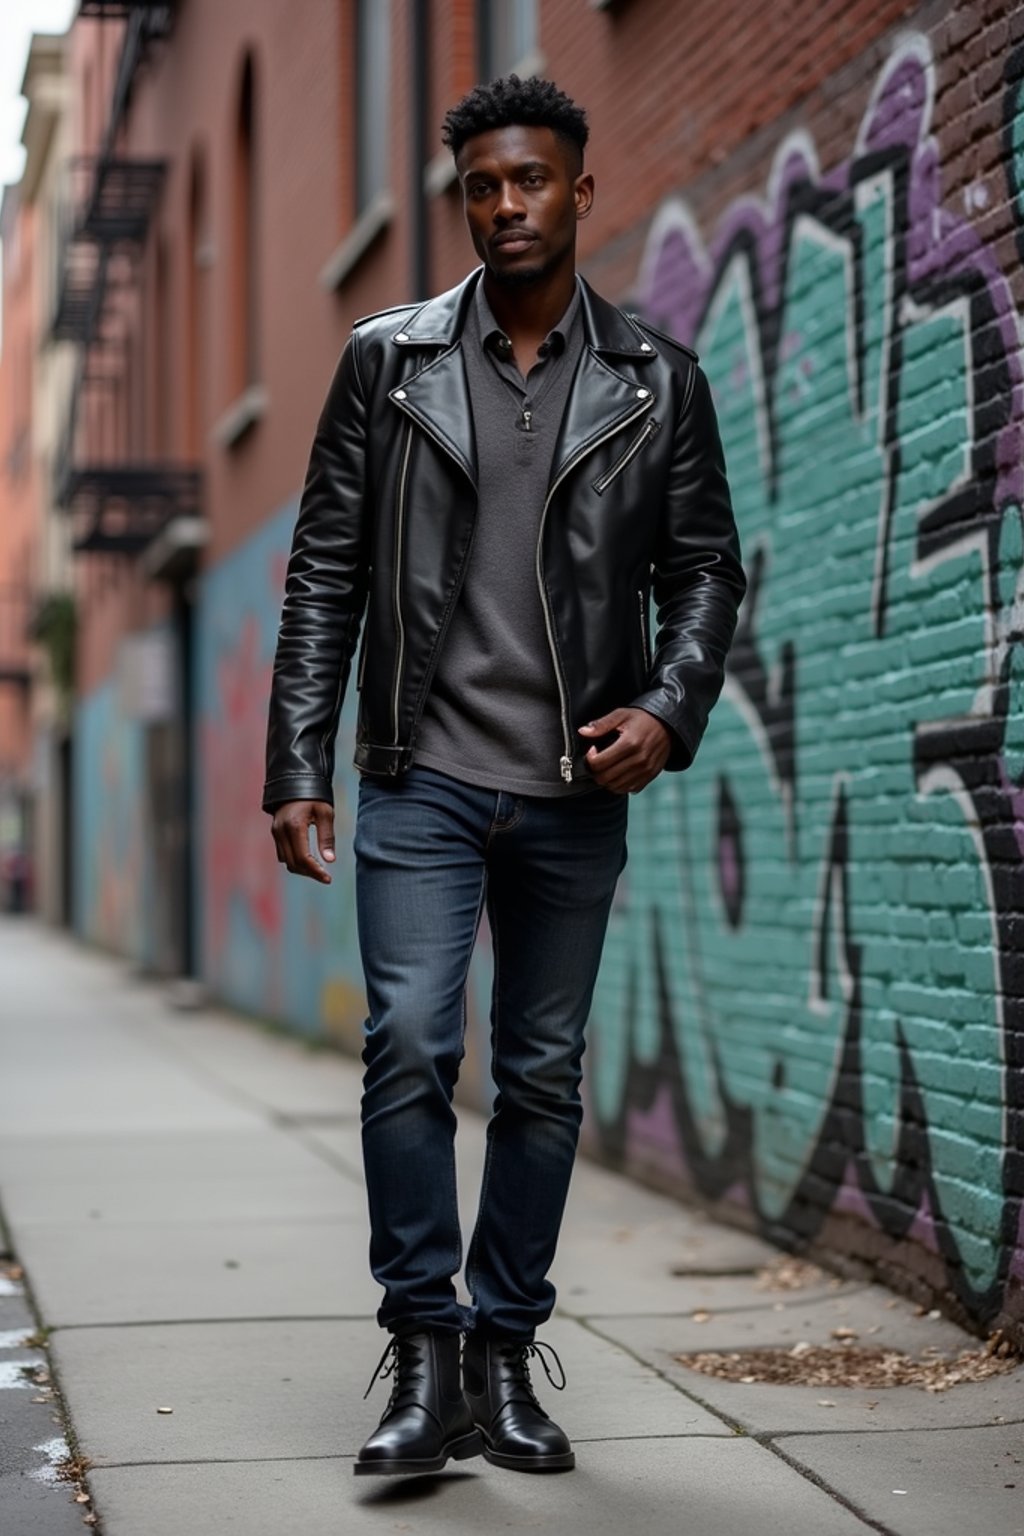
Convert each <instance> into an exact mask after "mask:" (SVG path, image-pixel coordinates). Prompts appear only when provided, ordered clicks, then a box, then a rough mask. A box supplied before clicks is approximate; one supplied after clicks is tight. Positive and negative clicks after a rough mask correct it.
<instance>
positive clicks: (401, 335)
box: [395, 331, 409, 341]
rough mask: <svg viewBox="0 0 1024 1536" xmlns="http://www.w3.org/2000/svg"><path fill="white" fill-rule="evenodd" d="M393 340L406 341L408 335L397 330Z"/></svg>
mask: <svg viewBox="0 0 1024 1536" xmlns="http://www.w3.org/2000/svg"><path fill="white" fill-rule="evenodd" d="M395 340H396V341H408V340H409V337H408V334H407V333H406V332H405V331H399V332H398V334H397V335H396V337H395Z"/></svg>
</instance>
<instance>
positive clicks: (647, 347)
mask: <svg viewBox="0 0 1024 1536" xmlns="http://www.w3.org/2000/svg"><path fill="white" fill-rule="evenodd" d="M398 340H399V341H401V340H402V337H401V336H399V338H398ZM640 351H641V352H653V351H654V348H653V347H652V346H651V344H650V342H649V341H642V342H641V343H640Z"/></svg>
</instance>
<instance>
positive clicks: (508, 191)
mask: <svg viewBox="0 0 1024 1536" xmlns="http://www.w3.org/2000/svg"><path fill="white" fill-rule="evenodd" d="M525 213H526V209H525V208H524V206H523V199H522V197H521V196H520V193H519V188H518V187H517V186H516V184H515V182H514V181H503V182H502V183H501V185H500V187H499V188H498V200H497V202H496V203H495V205H494V217H495V219H496V220H498V222H499V223H507V222H508V220H510V219H521V218H522V217H523V216H524V214H525Z"/></svg>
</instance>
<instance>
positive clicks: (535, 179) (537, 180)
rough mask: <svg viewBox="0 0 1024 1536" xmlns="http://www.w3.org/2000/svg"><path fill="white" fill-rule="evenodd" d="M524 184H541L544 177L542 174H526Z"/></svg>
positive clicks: (532, 185)
mask: <svg viewBox="0 0 1024 1536" xmlns="http://www.w3.org/2000/svg"><path fill="white" fill-rule="evenodd" d="M525 185H526V186H528V187H540V186H543V185H544V178H543V176H538V175H533V176H527V178H526V181H525Z"/></svg>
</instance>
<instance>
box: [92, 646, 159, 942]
mask: <svg viewBox="0 0 1024 1536" xmlns="http://www.w3.org/2000/svg"><path fill="white" fill-rule="evenodd" d="M124 703H125V701H124V691H123V688H122V686H121V679H120V676H119V675H118V673H117V671H116V670H115V673H114V675H113V676H112V677H111V678H110V679H109V680H108V681H107V682H105V683H104V684H102V686H101V687H99V688H96V689H94V690H93V692H92V693H90V694H88V695H86V696H85V697H84V698H82V699H80V700H79V701H78V703H77V704H76V706H75V724H74V731H75V754H74V760H73V761H74V785H73V796H74V804H75V805H76V806H77V807H79V808H80V813H79V814H76V815H75V817H74V822H73V835H74V840H75V848H74V858H73V860H72V865H73V869H74V890H73V894H72V919H73V922H74V926H75V929H76V931H77V932H79V933H80V934H82V935H83V936H84V937H85V938H88V939H91V940H92V941H93V942H94V943H97V944H101V945H103V946H104V948H106V949H110V950H113V951H115V952H116V953H117V954H121V955H124V956H126V957H127V958H129V959H131V960H132V961H134V962H135V963H136V964H137V965H139V966H142V967H145V966H147V965H148V964H149V963H150V962H151V960H152V954H153V925H152V915H153V905H152V895H153V881H152V860H151V839H150V837H149V835H148V829H147V824H146V815H145V809H144V807H145V797H144V774H145V731H144V727H143V725H142V724H141V722H140V721H138V720H137V719H133V718H132V717H131V716H130V715H129V714H128V713H127V712H126V710H125V707H124Z"/></svg>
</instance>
